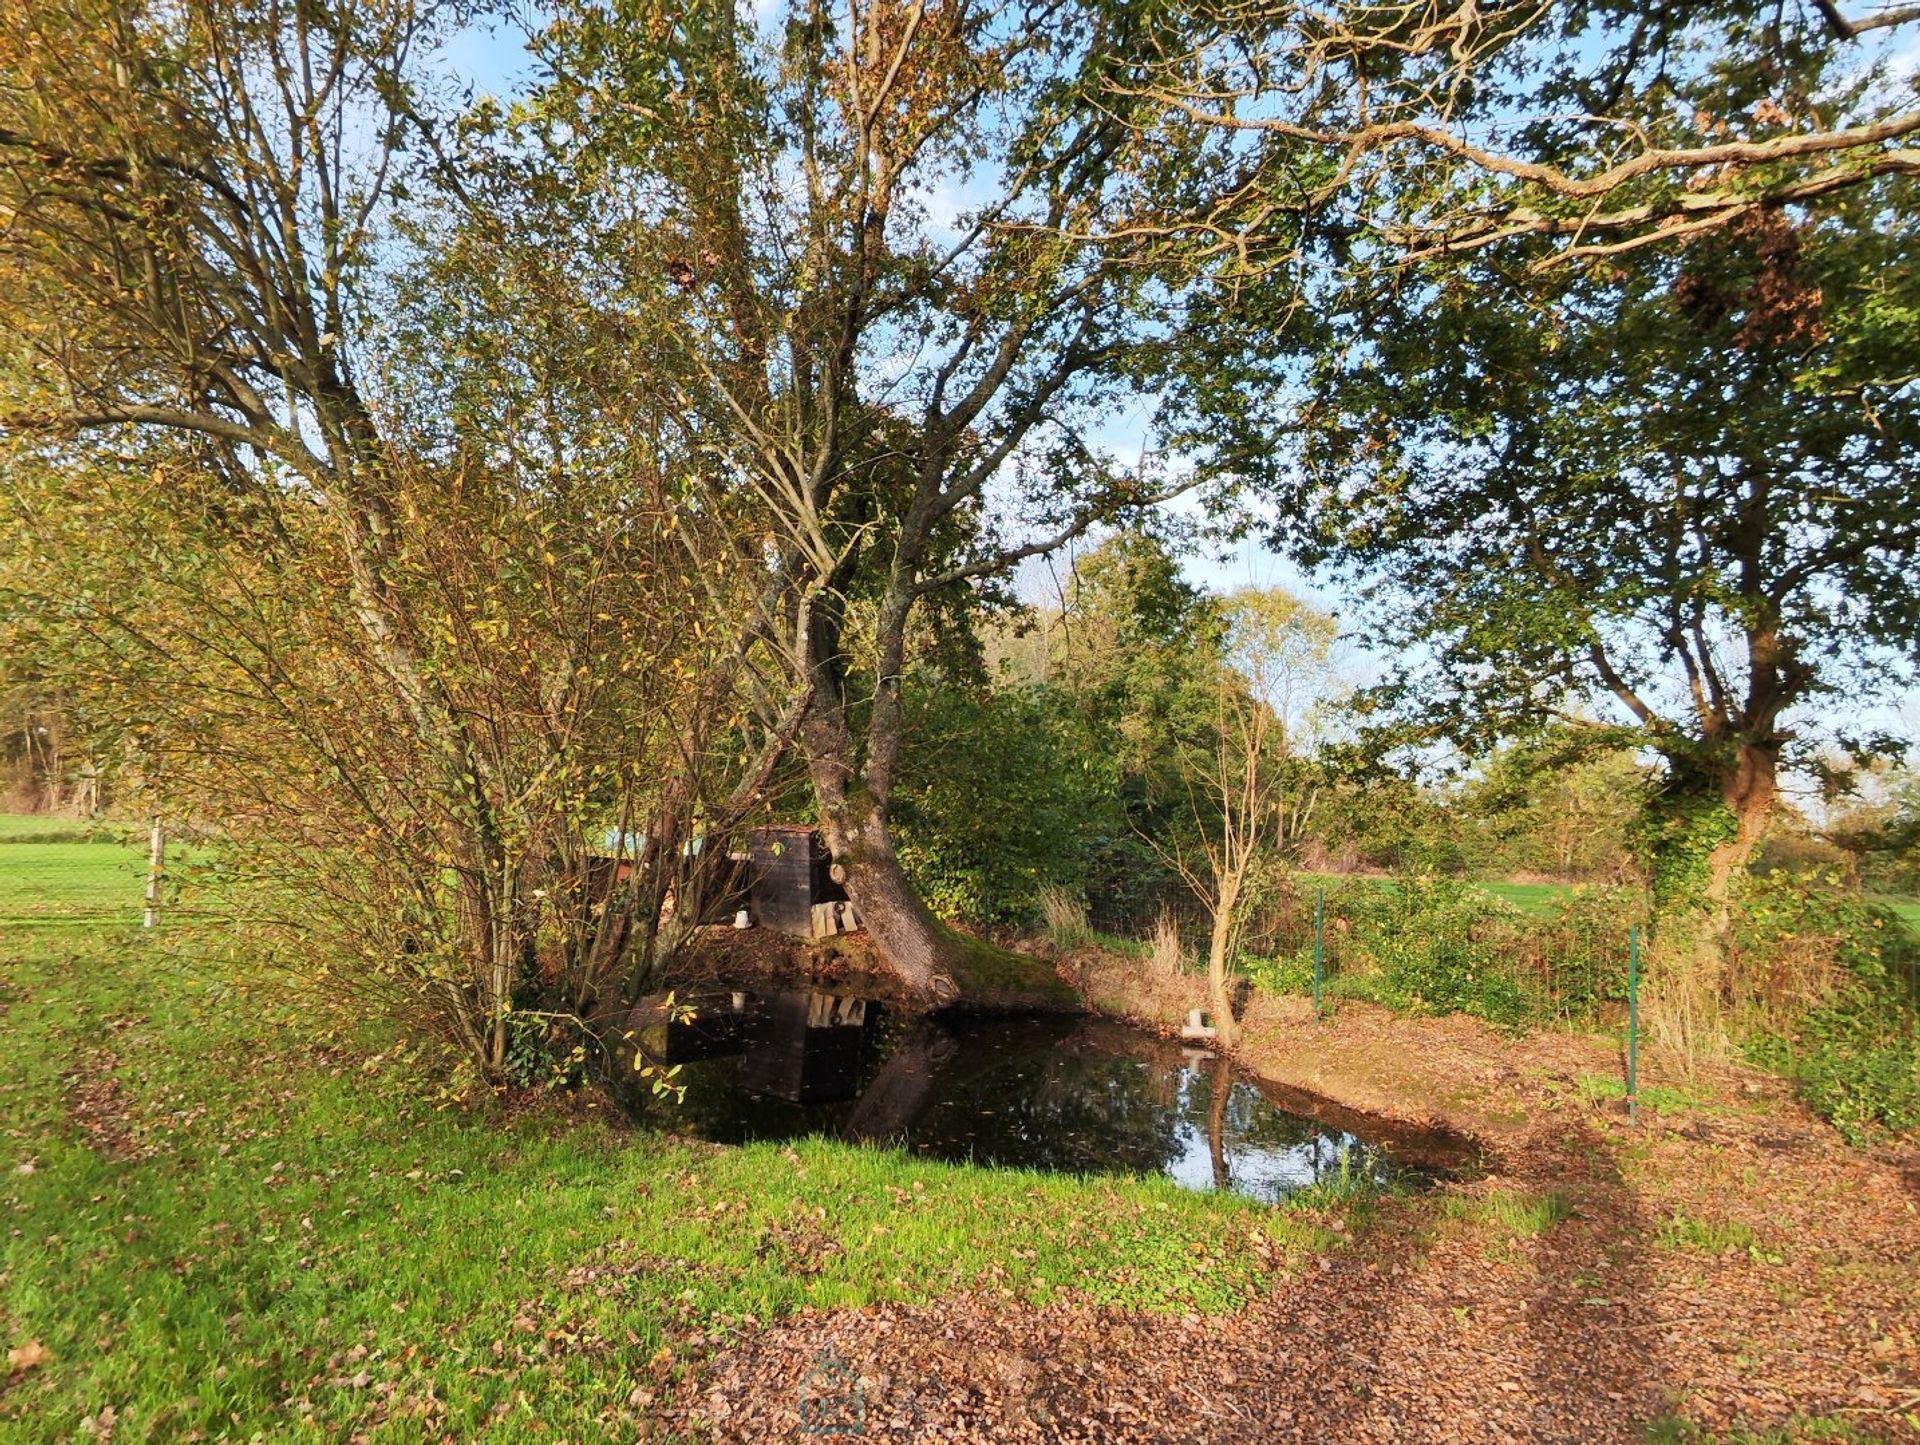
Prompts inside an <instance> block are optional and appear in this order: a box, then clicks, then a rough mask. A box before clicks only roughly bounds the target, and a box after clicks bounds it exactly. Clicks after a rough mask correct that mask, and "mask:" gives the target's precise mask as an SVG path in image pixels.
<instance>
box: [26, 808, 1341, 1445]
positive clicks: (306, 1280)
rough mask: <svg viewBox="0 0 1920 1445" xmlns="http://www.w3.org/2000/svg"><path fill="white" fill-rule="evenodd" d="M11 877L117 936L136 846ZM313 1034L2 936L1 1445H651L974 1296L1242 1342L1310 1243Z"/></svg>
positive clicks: (1170, 1199) (126, 955) (209, 946)
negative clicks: (498, 1098) (881, 1316)
mask: <svg viewBox="0 0 1920 1445" xmlns="http://www.w3.org/2000/svg"><path fill="white" fill-rule="evenodd" d="M76 848H78V849H81V850H83V851H84V853H85V855H86V856H87V857H88V858H90V859H91V860H92V865H91V872H89V870H88V868H86V867H84V866H81V863H80V861H78V860H77V859H76V857H75V855H74V854H72V853H71V852H70V851H69V850H71V849H76ZM7 851H17V853H18V855H19V860H18V863H10V864H8V865H7V867H8V869H9V872H8V874H7V875H6V877H7V879H8V882H7V884H6V885H5V886H6V887H7V888H8V890H9V891H8V893H7V894H6V897H7V898H8V900H9V901H8V902H7V903H6V904H5V908H6V909H11V910H15V911H16V913H17V912H18V911H19V910H22V909H25V910H28V914H27V915H23V916H43V917H58V918H63V919H77V918H78V916H79V915H77V914H75V913H73V912H72V911H71V910H73V909H75V908H78V907H81V906H83V905H84V906H86V907H92V908H96V909H98V908H104V907H105V906H106V904H107V902H108V901H111V902H112V903H113V905H114V908H115V909H116V910H118V911H126V909H123V908H121V900H123V899H124V897H125V895H126V885H127V883H128V882H129V879H130V878H137V858H136V857H135V855H133V854H132V853H131V852H130V851H128V850H122V849H115V848H108V847H103V846H99V845H68V844H52V845H40V846H34V845H22V846H21V847H20V848H19V849H17V850H7ZM19 863H25V864H28V865H29V866H28V868H26V869H25V870H21V869H20V868H19ZM29 874H30V875H31V877H32V878H33V879H35V880H37V881H35V882H34V883H32V884H31V886H28V885H24V884H23V883H22V882H21V879H22V877H23V876H27V875H29ZM56 880H57V881H56ZM135 896H136V898H137V889H136V890H135ZM33 910H39V911H40V912H39V914H38V915H34V914H33ZM329 1020H330V1015H329V1014H328V1013H327V1012H325V1011H324V1010H321V1011H316V1009H315V1008H314V1006H312V1005H311V1004H309V1003H303V1002H295V1001H290V1000H289V999H288V998H287V997H286V996H285V994H284V993H283V992H282V991H281V990H280V989H279V988H277V987H276V986H275V984H274V982H273V981H272V980H270V979H268V978H265V977H263V976H262V975H261V974H260V972H259V971H258V968H257V967H256V966H254V965H252V964H250V962H249V960H248V958H247V956H246V954H245V952H244V950H242V949H239V948H236V947H235V946H234V943H233V940H232V939H230V938H227V937H225V936H222V935H220V934H218V933H215V932H213V931H212V930H210V929H203V930H201V931H197V932H194V931H185V930H183V929H181V928H162V929H160V930H157V931H155V933H152V934H149V933H145V932H143V931H142V930H139V929H132V928H117V927H108V926H103V925H101V924H100V923H98V922H90V923H78V922H76V923H75V924H74V926H70V927H64V928H59V929H45V928H41V929H34V930H14V929H8V930H6V931H5V932H4V933H0V1216H3V1217H4V1218H5V1220H6V1224H7V1228H6V1231H5V1233H4V1234H0V1348H5V1349H8V1350H16V1349H25V1348H26V1347H27V1346H28V1345H29V1344H34V1345H37V1346H38V1349H36V1350H35V1351H33V1352H32V1355H33V1357H34V1358H35V1359H38V1360H39V1363H37V1364H34V1365H31V1366H28V1367H25V1368H24V1369H23V1371H22V1372H20V1373H18V1374H17V1376H16V1378H15V1379H14V1381H13V1382H12V1383H11V1384H9V1385H7V1386H6V1387H5V1388H4V1389H3V1390H0V1440H10V1439H22V1440H28V1439H33V1440H37V1439H49V1438H66V1437H69V1436H77V1435H80V1434H83V1433H86V1430H85V1423H84V1422H87V1421H90V1420H91V1421H93V1422H94V1424H95V1427H96V1430H95V1433H97V1431H98V1424H99V1420H98V1412H99V1411H100V1410H101V1408H102V1407H103V1406H107V1405H111V1406H112V1408H113V1410H114V1411H115V1414H116V1421H115V1428H116V1429H117V1431H118V1432H119V1433H118V1435H117V1437H116V1438H124V1439H147V1438H156V1439H158V1438H166V1439H174V1438H191V1437H192V1436H193V1435H194V1433H195V1432H199V1434H200V1435H202V1436H204V1437H206V1438H223V1439H226V1438H232V1439H245V1438H251V1437H253V1436H255V1435H256V1434H259V1435H263V1436H270V1437H272V1438H276V1439H282V1438H287V1439H311V1440H333V1439H344V1438H347V1437H348V1436H350V1435H356V1436H363V1437H364V1438H367V1439H370V1440H376V1441H381V1440H392V1441H413V1440H419V1439H424V1438H430V1437H431V1438H441V1437H443V1436H447V1437H451V1438H455V1439H460V1440H503V1441H504V1440H522V1439H527V1438H531V1437H533V1436H535V1435H541V1434H545V1435H547V1436H548V1438H571V1439H585V1438H593V1439H603V1438H632V1437H633V1436H634V1434H635V1433H636V1431H637V1427H638V1425H639V1423H640V1421H641V1419H642V1417H643V1415H644V1413H645V1398H646V1397H645V1396H644V1395H643V1394H638V1393H636V1392H637V1391H646V1390H654V1389H658V1388H660V1387H661V1386H662V1385H664V1384H665V1383H666V1381H667V1379H668V1378H669V1377H670V1376H671V1375H672V1373H673V1372H674V1371H676V1370H680V1369H683V1368H685V1367H686V1362H685V1352H686V1350H687V1347H688V1341H689V1340H690V1339H691V1338H692V1337H693V1336H694V1334H695V1333H696V1332H698V1333H700V1334H701V1335H704V1336H705V1337H706V1338H707V1339H708V1340H712V1339H716V1338H722V1337H724V1336H725V1335H726V1334H727V1333H728V1332H729V1331H731V1330H733V1329H735V1328H737V1327H739V1326H740V1325H741V1324H742V1323H743V1322H745V1321H747V1320H750V1319H755V1320H758V1319H766V1318H768V1317H771V1316H776V1315H779V1314H782V1313H785V1312H789V1311H792V1310H795V1309H799V1308H802V1307H808V1306H812V1307H834V1306H850V1305H859V1304H863V1303H867V1302H871V1301H876V1300H883V1299H918V1298H926V1297H929V1296H932V1295H937V1294H941V1293H945V1292H948V1291H951V1290H953V1289H956V1288H962V1287H972V1288H983V1289H986V1290H989V1291H995V1292H1002V1291H1003V1292H1006V1293H1010V1294H1012V1295H1014V1296H1018V1297H1021V1298H1026V1299H1045V1298H1048V1297H1050V1296H1054V1295H1057V1294H1059V1293H1060V1292H1063V1291H1068V1292H1073V1293H1075V1294H1078V1295H1082V1296H1085V1297H1088V1298H1091V1299H1094V1300H1097V1301H1101V1302H1104V1303H1110V1304H1114V1305H1121V1306H1127V1307H1133V1308H1141V1309H1147V1310H1173V1311H1182V1312H1185V1311H1189V1310H1198V1311H1203V1312H1213V1311H1224V1310H1230V1309H1233V1308H1236V1307H1238V1306H1239V1305H1240V1304H1242V1303H1243V1302H1245V1301H1246V1300H1247V1299H1248V1298H1249V1297H1250V1296H1251V1295H1253V1294H1254V1293H1256V1292H1258V1291H1261V1290H1263V1289H1265V1288H1266V1287H1267V1284H1268V1282H1269V1280H1270V1278H1271V1270H1272V1269H1273V1268H1275V1267H1278V1268H1282V1269H1284V1268H1289V1267H1292V1264H1294V1263H1297V1262H1298V1261H1299V1259H1300V1258H1301V1256H1302V1254H1303V1253H1304V1252H1305V1251H1306V1250H1309V1249H1311V1248H1314V1247H1316V1246H1317V1245H1318V1244H1319V1243H1321V1242H1323V1237H1322V1236H1321V1235H1320V1234H1319V1233H1318V1232H1317V1230H1316V1229H1315V1228H1313V1227H1311V1226H1310V1225H1309V1224H1308V1223H1307V1222H1305V1219H1304V1217H1296V1216H1292V1215H1290V1214H1289V1213H1287V1212H1283V1211H1280V1212H1277V1211H1273V1210H1270V1209H1264V1208H1261V1207H1258V1206H1256V1205H1253V1204H1250V1203H1246V1202H1244V1201H1239V1200H1236V1199H1233V1198H1230V1197H1223V1196H1206V1195H1197V1194H1190V1193H1185V1192H1183V1191H1180V1190H1179V1189H1177V1188H1175V1187H1174V1186H1173V1185H1171V1184H1170V1183H1167V1182H1165V1181H1160V1180H1127V1179H1081V1178H1074V1177H1068V1176H1058V1175H1039V1174H1029V1173H1022V1172H1017V1171H1006V1170H988V1169H975V1168H969V1167H960V1166H948V1165H943V1164H937V1163H931V1162H926V1161H921V1160H917V1159H914V1158H911V1157H908V1156H906V1155H904V1154H901V1153H897V1152H890V1151H881V1150H874V1149H870V1148H864V1147H859V1146H852V1145H841V1144H837V1143H830V1142H825V1141H808V1142H803V1143H799V1144H796V1145H795V1146H793V1147H791V1148H787V1147H783V1146H780V1145H755V1146H750V1147H747V1148H742V1149H716V1148H712V1147H710V1146H705V1145H698V1144H693V1143H686V1142H679V1141H675V1140H673V1139H671V1138H668V1137H664V1136H661V1135H656V1134H649V1133H641V1132H636V1131H633V1130H631V1129H626V1128H623V1127H617V1126H616V1125H615V1123H614V1122H613V1121H611V1120H609V1119H606V1118H605V1117H604V1111H603V1110H599V1109H595V1108H591V1107H589V1106H588V1103H587V1101H585V1100H582V1101H576V1102H575V1103H574V1104H573V1105H571V1106H570V1107H561V1106H555V1105H546V1106H541V1107H536V1108H532V1109H528V1110H523V1111H520V1112H517V1113H508V1112H505V1111H502V1110H501V1109H499V1108H497V1107H492V1108H473V1107H466V1106H460V1105H456V1104H452V1103H450V1102H449V1101H448V1100H446V1099H445V1098H444V1097H442V1096H441V1095H440V1092H439V1089H438V1086H437V1084H436V1082H435V1080H436V1078H437V1075H436V1074H435V1073H434V1071H433V1070H432V1069H431V1068H430V1067H429V1063H430V1060H431V1056H430V1053H429V1051H426V1050H423V1049H420V1048H418V1047H415V1046H413V1045H411V1044H410V1043H409V1042H408V1041H407V1040H405V1039H403V1038H401V1037H399V1036H398V1035H397V1034H396V1033H395V1032H394V1031H393V1030H392V1029H391V1028H388V1027H384V1026H381V1025H377V1024H365V1025H353V1024H348V1023H341V1022H330V1021H329ZM1269 1257H1271V1258H1272V1259H1274V1260H1275V1261H1276V1262H1277V1263H1276V1264H1274V1265H1269V1264H1265V1263H1262V1260H1263V1259H1265V1258H1269ZM40 1350H44V1351H45V1355H44V1358H41V1357H40V1354H39V1351H40Z"/></svg>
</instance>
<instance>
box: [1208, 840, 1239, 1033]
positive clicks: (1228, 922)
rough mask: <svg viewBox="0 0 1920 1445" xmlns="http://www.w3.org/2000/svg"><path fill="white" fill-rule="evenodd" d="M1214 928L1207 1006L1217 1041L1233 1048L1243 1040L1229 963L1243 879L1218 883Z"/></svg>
mask: <svg viewBox="0 0 1920 1445" xmlns="http://www.w3.org/2000/svg"><path fill="white" fill-rule="evenodd" d="M1217 886H1218V889H1219V897H1218V898H1217V899H1216V901H1215V903H1214V908H1213V928H1212V930H1211V931H1210V933H1209V934H1208V937H1207V1007H1208V1009H1209V1010H1210V1011H1211V1012H1212V1015H1213V1041H1214V1043H1215V1044H1216V1045H1217V1046H1218V1047H1219V1048H1222V1049H1230V1048H1232V1047H1233V1046H1234V1045H1235V1044H1236V1043H1238V1042H1239V1041H1240V1025H1239V1024H1238V1023H1237V1022H1236V1021H1235V1019H1234V1017H1233V992H1232V990H1231V989H1230V988H1229V987H1228V978H1227V966H1228V964H1229V963H1231V962H1232V957H1233V925H1234V914H1235V912H1236V910H1237V909H1238V908H1239V904H1240V880H1239V878H1237V877H1233V876H1229V877H1227V878H1223V879H1221V880H1219V882H1218V885H1217Z"/></svg>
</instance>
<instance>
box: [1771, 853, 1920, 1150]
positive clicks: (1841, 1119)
mask: <svg viewBox="0 0 1920 1445" xmlns="http://www.w3.org/2000/svg"><path fill="white" fill-rule="evenodd" d="M1735 938H1736V952H1735V959H1734V965H1735V977H1736V978H1737V979H1738V980H1739V982H1740V987H1741V988H1742V990H1743V994H1744V997H1743V999H1742V1003H1743V1004H1744V1006H1745V1008H1746V1011H1747V1013H1748V1016H1749V1023H1748V1027H1749V1030H1750V1032H1749V1035H1748V1038H1747V1042H1746V1044H1745V1049H1746V1052H1747V1055H1748V1057H1749V1058H1751V1059H1753V1061H1754V1062H1756V1063H1758V1064H1760V1065H1761V1066H1762V1067H1764V1068H1768V1069H1772V1070H1773V1071H1775V1072H1777V1073H1779V1074H1782V1075H1784V1076H1785V1077H1787V1078H1789V1079H1792V1080H1793V1081H1794V1083H1795V1085H1796V1086H1797V1087H1798V1089H1799V1090H1800V1092H1801V1094H1802V1095H1803V1097H1805V1099H1806V1100H1807V1102H1808V1104H1809V1105H1811V1106H1812V1107H1813V1108H1814V1109H1815V1110H1816V1111H1817V1112H1818V1113H1820V1114H1821V1115H1822V1116H1823V1117H1825V1118H1827V1119H1829V1120H1831V1121H1832V1122H1833V1124H1834V1125H1835V1127H1837V1128H1838V1129H1840V1131H1841V1132H1842V1133H1843V1134H1845V1135H1846V1136H1847V1137H1848V1138H1849V1139H1851V1140H1854V1141H1856V1142H1858V1141H1859V1140H1861V1139H1863V1138H1865V1137H1866V1136H1867V1134H1868V1133H1870V1132H1871V1131H1872V1130H1873V1129H1874V1128H1876V1127H1883V1128H1888V1129H1893V1130H1897V1131H1898V1130H1909V1129H1915V1128H1920V938H1916V937H1915V935H1914V934H1913V933H1912V932H1911V931H1910V930H1909V929H1908V927H1907V924H1906V922H1905V920H1904V919H1902V918H1901V916H1900V915H1899V914H1897V913H1895V912H1894V911H1893V910H1892V909H1890V908H1888V907H1886V906H1885V905H1884V904H1879V903H1875V902H1872V901H1870V900H1867V899H1864V898H1861V897H1860V896H1859V895H1858V894H1856V893H1853V892H1851V891H1850V890H1847V889H1846V888H1844V887H1843V886H1842V880H1841V878H1840V876H1839V875H1838V874H1837V873H1831V872H1828V873H1811V874H1785V873H1774V874H1771V875H1769V876H1768V877H1767V878H1765V879H1756V880H1753V881H1752V882H1751V883H1750V884H1749V886H1748V887H1747V888H1746V889H1744V890H1743V892H1742V895H1741V898H1740V900H1739V905H1738V911H1737V914H1736V933H1735Z"/></svg>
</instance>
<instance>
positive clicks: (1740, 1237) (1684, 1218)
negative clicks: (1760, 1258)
mask: <svg viewBox="0 0 1920 1445" xmlns="http://www.w3.org/2000/svg"><path fill="white" fill-rule="evenodd" d="M1655 1238H1656V1239H1657V1240H1658V1242H1659V1243H1660V1245H1661V1247H1662V1248H1665V1249H1687V1250H1695V1251H1697V1252H1699V1253H1701V1254H1725V1253H1726V1252H1727V1251H1728V1250H1737V1251H1740V1252H1741V1253H1745V1254H1757V1251H1758V1246H1757V1245H1756V1243H1755V1241H1754V1236H1753V1231H1752V1230H1751V1229H1749V1228H1748V1227H1747V1226H1746V1225H1744V1224H1742V1223H1740V1222H1739V1221H1738V1220H1735V1219H1709V1218H1707V1217H1705V1216H1704V1215H1698V1214H1688V1213H1686V1212H1685V1211H1684V1210H1680V1209H1676V1210H1674V1211H1672V1212H1671V1213H1670V1214H1668V1215H1667V1217H1666V1218H1665V1219H1663V1220H1661V1221H1660V1228H1659V1230H1658V1232H1657V1233H1656V1235H1655Z"/></svg>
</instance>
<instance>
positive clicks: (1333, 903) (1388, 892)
mask: <svg viewBox="0 0 1920 1445" xmlns="http://www.w3.org/2000/svg"><path fill="white" fill-rule="evenodd" d="M1327 916H1328V918H1329V920H1331V926H1332V927H1333V928H1334V930H1335V932H1336V933H1337V934H1339V935H1341V937H1340V942H1339V945H1338V947H1339V955H1340V958H1339V973H1340V979H1341V985H1340V986H1341V988H1342V990H1343V991H1346V992H1360V993H1365V994H1366V995H1367V996H1369V997H1372V998H1374V999H1375V1000H1377V1001H1378V1002H1381V1003H1384V1004H1387V1005H1389V1006H1390V1007H1393V1008H1397V1009H1402V1010H1405V1011H1406V1012H1409V1013H1416V1014H1418V1013H1468V1014H1474V1015H1476V1016H1478V1017H1480V1018H1483V1019H1486V1020H1487V1021H1488V1022H1489V1023H1494V1024H1499V1025H1501V1026H1503V1027H1509V1028H1511V1027H1517V1026H1518V1025H1520V1024H1522V1023H1524V1022H1525V1021H1526V1019H1527V1018H1528V1016H1529V1014H1530V1012H1531V1011H1532V1010H1531V1004H1530V1001H1529V999H1528V996H1527V993H1526V991H1525V990H1524V989H1523V988H1522V987H1521V986H1520V984H1519V982H1518V981H1517V980H1516V979H1515V977H1514V976H1513V974H1512V972H1511V970H1510V969H1509V967H1508V965H1507V958H1506V951H1505V949H1504V947H1503V944H1504V933H1505V925H1506V924H1507V923H1508V921H1509V920H1510V918H1511V910H1510V909H1508V908H1507V907H1506V906H1505V905H1502V904H1500V903H1499V902H1497V901H1496V900H1494V899H1493V898H1491V897H1489V896H1488V895H1487V894H1486V893H1484V892H1482V891H1481V890H1480V889H1478V888H1476V887H1474V886H1473V885H1472V884H1471V883H1468V882H1466V881H1464V880H1462V879H1457V878H1439V877H1420V876H1416V875H1408V876H1405V877H1401V878H1398V879H1395V880H1394V882H1393V884H1392V886H1391V887H1385V888H1382V887H1376V886H1365V885H1364V884H1363V885H1362V886H1359V887H1351V886H1350V887H1347V888H1343V889H1340V890H1337V891H1330V893H1329V896H1328V902H1327Z"/></svg>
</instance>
